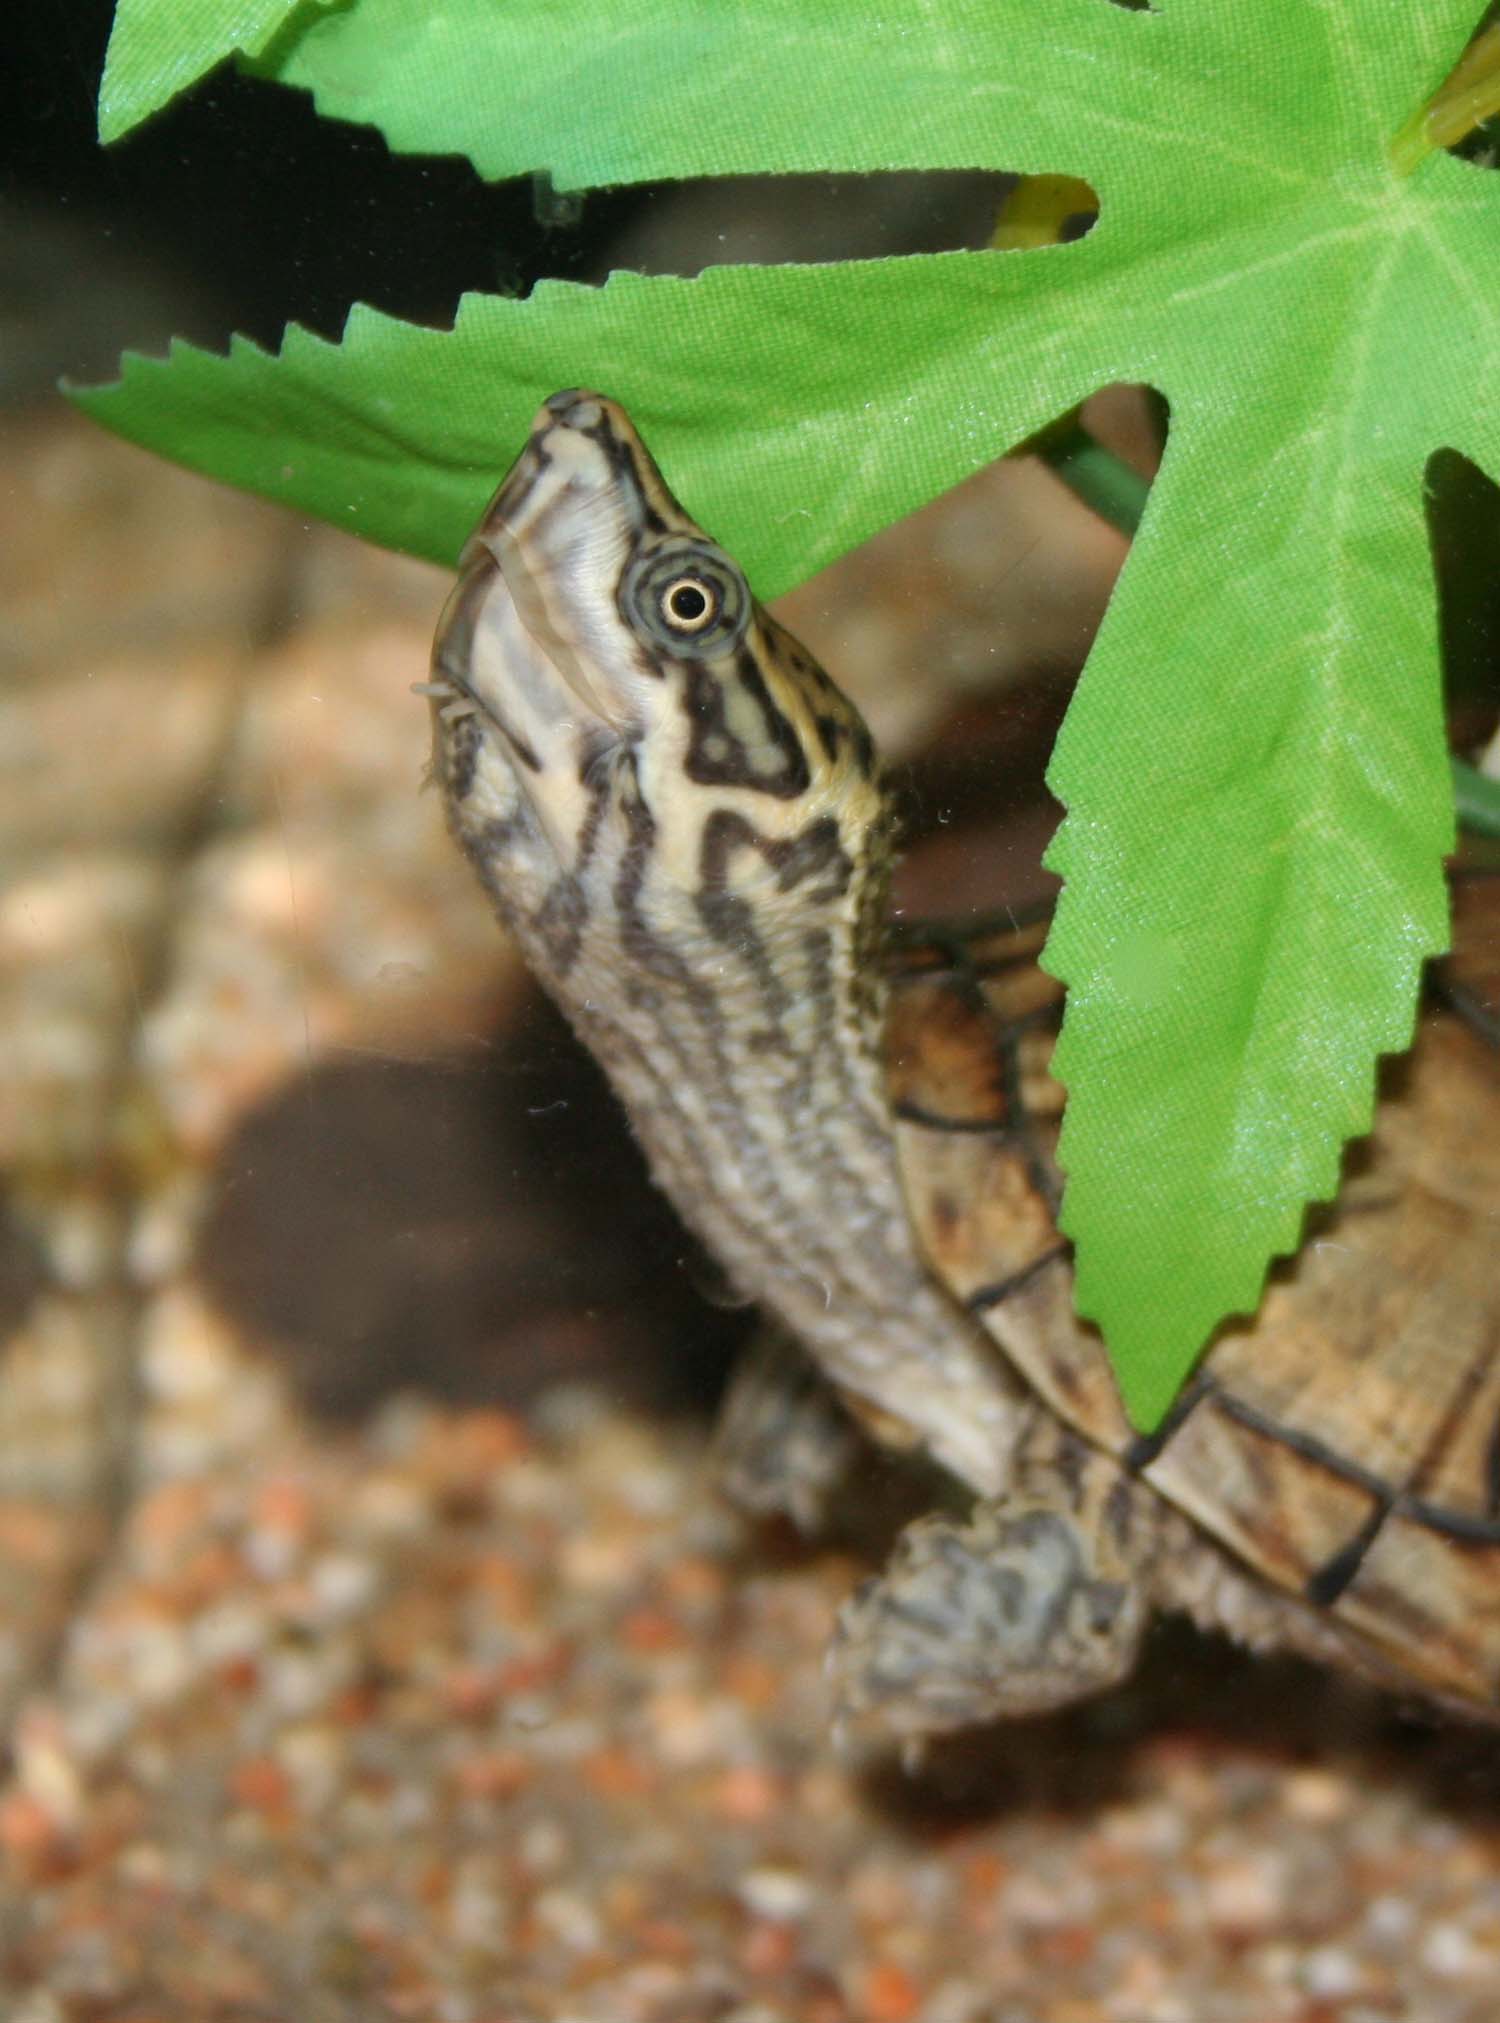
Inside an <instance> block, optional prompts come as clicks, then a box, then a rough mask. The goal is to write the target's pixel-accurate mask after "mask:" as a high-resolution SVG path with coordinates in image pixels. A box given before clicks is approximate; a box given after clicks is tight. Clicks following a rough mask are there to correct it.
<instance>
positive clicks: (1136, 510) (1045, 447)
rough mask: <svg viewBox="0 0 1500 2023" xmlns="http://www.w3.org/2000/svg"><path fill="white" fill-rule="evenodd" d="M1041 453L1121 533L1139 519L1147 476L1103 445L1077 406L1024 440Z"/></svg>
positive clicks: (1128, 531)
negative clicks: (1077, 409) (1091, 433)
mask: <svg viewBox="0 0 1500 2023" xmlns="http://www.w3.org/2000/svg"><path fill="white" fill-rule="evenodd" d="M1026 447H1027V448H1028V449H1030V450H1034V451H1035V452H1036V454H1037V455H1038V456H1039V457H1041V458H1042V460H1043V462H1044V463H1046V464H1047V465H1048V466H1049V467H1050V468H1051V469H1052V470H1053V471H1055V472H1056V474H1057V476H1058V477H1060V478H1061V479H1062V481H1063V483H1064V484H1065V485H1066V486H1067V487H1068V489H1069V491H1070V492H1073V493H1075V494H1076V496H1077V497H1078V498H1080V499H1082V501H1083V503H1084V504H1085V505H1086V506H1088V507H1090V508H1092V510H1093V511H1094V512H1096V513H1097V514H1098V515H1099V517H1100V519H1101V520H1106V521H1108V523H1109V525H1110V526H1111V527H1114V528H1116V529H1117V530H1118V531H1119V532H1120V533H1122V534H1133V533H1134V532H1135V530H1136V528H1137V527H1139V525H1140V524H1141V515H1142V513H1144V512H1145V510H1146V499H1147V496H1148V494H1149V493H1150V490H1151V480H1150V479H1149V478H1143V477H1142V476H1141V474H1140V472H1139V471H1137V470H1133V469H1132V468H1131V466H1130V465H1129V464H1127V463H1125V462H1124V461H1123V459H1121V458H1120V457H1117V456H1116V455H1115V454H1114V452H1113V451H1112V450H1107V449H1106V448H1105V447H1104V445H1103V443H1101V442H1100V441H1099V439H1098V438H1097V437H1096V436H1092V435H1090V434H1089V432H1088V430H1087V429H1086V428H1085V427H1084V426H1083V424H1082V422H1080V421H1079V419H1078V414H1077V411H1076V410H1075V411H1074V412H1073V413H1072V414H1069V415H1064V416H1063V418H1062V420H1061V421H1058V422H1054V423H1053V425H1052V426H1051V428H1048V429H1043V431H1042V432H1041V434H1040V435H1037V436H1033V438H1032V439H1031V441H1030V442H1029V443H1028V444H1027V445H1026Z"/></svg>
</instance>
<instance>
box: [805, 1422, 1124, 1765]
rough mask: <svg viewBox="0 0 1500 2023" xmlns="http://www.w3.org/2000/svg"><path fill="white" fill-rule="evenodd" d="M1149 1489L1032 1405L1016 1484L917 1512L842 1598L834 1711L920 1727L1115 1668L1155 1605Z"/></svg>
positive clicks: (1044, 1695) (1085, 1690) (1041, 1707)
mask: <svg viewBox="0 0 1500 2023" xmlns="http://www.w3.org/2000/svg"><path fill="white" fill-rule="evenodd" d="M1155 1504H1156V1499H1155V1498H1154V1497H1153V1496H1152V1495H1151V1493H1150V1492H1149V1491H1143V1490H1142V1489H1140V1488H1139V1487H1138V1486H1137V1485H1136V1484H1135V1483H1134V1482H1132V1481H1131V1479H1130V1478H1129V1477H1128V1476H1127V1475H1126V1474H1125V1473H1124V1472H1123V1471H1122V1470H1121V1468H1120V1467H1119V1465H1118V1463H1117V1462H1115V1461H1113V1460H1112V1459H1111V1458H1110V1456H1109V1455H1107V1454H1104V1453H1101V1452H1100V1451H1099V1450H1097V1449H1096V1448H1094V1447H1091V1446H1089V1445H1087V1444H1086V1443H1085V1442H1083V1441H1081V1440H1079V1439H1078V1438H1077V1437H1076V1436H1075V1435H1073V1434H1071V1433H1069V1432H1067V1431H1066V1430H1065V1429H1064V1428H1062V1427H1061V1426H1059V1425H1057V1423H1056V1422H1055V1421H1052V1420H1050V1419H1043V1418H1039V1419H1038V1420H1037V1421H1036V1423H1035V1424H1034V1426H1033V1428H1032V1429H1031V1431H1030V1433H1029V1434H1028V1436H1027V1441H1026V1444H1025V1447H1024V1448H1023V1450H1022V1453H1021V1454H1020V1455H1019V1456H1018V1462H1017V1470H1016V1478H1015V1481H1014V1484H1013V1486H1012V1487H1011V1488H1009V1489H1008V1490H1007V1491H1006V1492H1005V1493H1004V1494H1003V1495H1002V1496H999V1497H996V1498H993V1499H990V1500H985V1501H981V1502H978V1503H976V1504H975V1505H974V1507H973V1508H972V1510H971V1511H970V1512H969V1514H968V1515H967V1517H963V1518H950V1517H923V1518H919V1519H918V1520H917V1522H916V1523H914V1524H912V1525H909V1526H908V1527H907V1529H906V1530H905V1531H904V1532H903V1533H902V1534H901V1537H900V1539H899V1540H898V1542H897V1545H896V1549H895V1551H894V1553H893V1554H892V1556H891V1559H890V1563H889V1564H888V1566H887V1567H886V1569H885V1571H884V1573H882V1574H880V1575H879V1576H877V1577H876V1578H875V1579H873V1580H870V1581H867V1582H866V1583H865V1584H864V1585H863V1586H862V1587H860V1588H859V1589H858V1590H857V1591H856V1593H855V1594H854V1595H853V1596H852V1597H851V1598H850V1600H849V1601H848V1602H846V1603H845V1605H844V1607H843V1609H842V1610H841V1612H840V1616H839V1623H838V1628H837V1630H836V1632H835V1636H834V1642H833V1647H832V1650H831V1651H830V1654H829V1669H830V1672H831V1675H832V1680H833V1685H834V1691H835V1695H836V1701H837V1708H838V1717H839V1723H840V1726H841V1727H843V1728H844V1730H845V1732H846V1733H847V1732H849V1731H850V1730H852V1731H853V1732H854V1733H855V1734H859V1735H864V1736H868V1737H870V1738H871V1739H874V1738H877V1737H883V1738H885V1739H888V1740H892V1741H900V1742H904V1743H917V1742H919V1741H920V1739H921V1738H922V1737H924V1736H928V1735H937V1734H943V1733H946V1732H948V1731H949V1730H952V1729H956V1728H968V1727H973V1726H975V1725H977V1724H979V1723H981V1722H986V1721H993V1720H998V1719H1001V1718H1004V1717H1008V1716H1015V1715H1025V1714H1042V1713H1048V1712H1050V1711H1052V1710H1053V1709H1054V1708H1058V1707H1065V1706H1068V1705H1069V1704H1071V1703H1072V1702H1073V1701H1075V1700H1084V1699H1087V1698H1089V1697H1090V1696H1091V1695H1093V1694H1095V1693H1101V1692H1104V1691H1105V1690H1106V1689H1107V1688H1109V1687H1111V1686H1114V1685H1116V1684H1118V1683H1119V1681H1120V1680H1122V1679H1124V1678H1126V1677H1127V1676H1128V1675H1129V1673H1130V1671H1131V1670H1132V1668H1133V1667H1134V1665H1135V1661H1136V1656H1137V1653H1138V1651H1139V1648H1140V1643H1141V1638H1142V1636H1143V1634H1144V1632H1145V1629H1146V1626H1147V1623H1148V1622H1149V1620H1150V1617H1151V1613H1152V1601H1151V1594H1150V1589H1151V1569H1152V1564H1153V1561H1154V1559H1155V1557H1156V1547H1157V1541H1158V1537H1159V1528H1158V1524H1157V1518H1156V1510H1155Z"/></svg>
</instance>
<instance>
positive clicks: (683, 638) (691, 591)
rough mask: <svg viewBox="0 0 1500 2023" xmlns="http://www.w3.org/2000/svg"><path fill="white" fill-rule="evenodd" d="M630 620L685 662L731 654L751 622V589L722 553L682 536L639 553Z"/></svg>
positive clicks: (629, 581) (625, 599) (628, 590)
mask: <svg viewBox="0 0 1500 2023" xmlns="http://www.w3.org/2000/svg"><path fill="white" fill-rule="evenodd" d="M620 603H621V609H622V610H623V612H624V614H625V617H626V618H627V619H628V620H629V621H630V623H631V624H632V625H633V626H635V628H636V629H637V630H638V631H641V632H644V633H646V634H647V635H648V637H649V638H650V640H651V641H652V643H653V644H654V645H656V646H662V647H665V648H666V650H667V652H668V653H672V654H677V655H680V656H682V657H683V658H689V657H692V658H697V657H699V656H707V655H711V654H720V653H724V652H727V651H728V650H729V649H730V648H732V647H734V646H737V645H738V644H739V642H740V640H741V639H742V638H743V637H744V633H745V627H746V626H747V625H748V624H749V622H750V591H749V587H748V585H747V584H746V582H745V579H744V577H743V576H742V575H741V574H740V572H739V570H738V569H737V568H736V567H735V566H734V564H733V563H732V562H731V561H730V559H729V557H728V556H727V555H726V554H724V553H723V552H722V550H720V549H718V548H715V547H713V546H712V545H711V544H710V543H709V542H707V541H694V540H691V539H689V538H688V537H687V536H678V537H674V538H672V539H670V540H666V541H663V542H661V543H660V544H659V545H658V546H656V547H654V548H650V549H648V550H646V552H645V553H644V554H641V555H638V556H637V557H636V559H635V561H634V562H633V563H632V564H631V565H630V567H629V569H628V570H627V571H626V572H625V580H624V582H623V584H622V585H621V591H620Z"/></svg>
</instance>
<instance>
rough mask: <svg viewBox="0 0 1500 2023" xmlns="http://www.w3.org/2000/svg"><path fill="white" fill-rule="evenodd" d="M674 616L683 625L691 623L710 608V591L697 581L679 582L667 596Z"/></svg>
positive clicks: (669, 607)
mask: <svg viewBox="0 0 1500 2023" xmlns="http://www.w3.org/2000/svg"><path fill="white" fill-rule="evenodd" d="M667 607H668V609H669V610H670V612H671V614H672V616H673V617H674V618H675V619H676V620H677V621H678V622H679V624H682V625H691V624H693V623H694V621H695V620H697V619H699V618H701V617H702V616H703V614H704V613H705V612H706V611H707V609H708V593H707V592H706V591H703V590H700V589H699V588H698V586H697V584H696V583H678V584H675V585H674V586H673V589H672V591H671V593H670V595H669V596H668V598H667Z"/></svg>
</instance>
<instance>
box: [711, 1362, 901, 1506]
mask: <svg viewBox="0 0 1500 2023" xmlns="http://www.w3.org/2000/svg"><path fill="white" fill-rule="evenodd" d="M864 1444H865V1443H864V1436H863V1435H862V1434H861V1432H860V1430H859V1428H858V1427H857V1426H856V1425H855V1423H854V1421H853V1420H852V1419H851V1418H850V1416H849V1414H848V1412H847V1411H846V1410H845V1409H844V1407H843V1405H842V1404H841V1403H840V1402H839V1399H838V1396H837V1394H836V1393H835V1392H834V1390H833V1387H832V1386H831V1385H830V1384H829V1383H828V1381H827V1380H826V1378H824V1377H823V1376H822V1374H821V1373H820V1372H819V1371H818V1369H817V1368H816V1367H815V1366H814V1364H813V1363H812V1361H811V1359H810V1358H809V1357H808V1355H807V1354H806V1352H805V1351H804V1350H803V1349H801V1348H799V1347H798V1346H797V1344H796V1343H795V1342H793V1341H791V1340H789V1339H788V1338H787V1336H786V1335H784V1334H782V1333H781V1332H780V1331H779V1330H778V1329H776V1328H774V1327H769V1326H768V1327H766V1328H764V1329H763V1330H762V1331H761V1333H760V1334H759V1335H757V1336H756V1337H755V1339H754V1340H753V1341H752V1342H751V1344H750V1346H749V1348H748V1349H746V1351H745V1353H744V1354H743V1356H741V1358H740V1360H739V1362H738V1363H737V1364H736V1366H735V1369H734V1374H733V1375H732V1376H731V1378H730V1380H729V1389H728V1391H727V1392H726V1393H725V1396H724V1402H723V1404H722V1405H721V1406H720V1408H719V1421H718V1425H717V1427H716V1428H715V1432H714V1450H715V1452H714V1459H715V1464H716V1468H717V1473H718V1478H719V1485H720V1487H721V1488H722V1489H723V1491H724V1493H725V1495H726V1496H727V1497H728V1498H729V1500H730V1501H731V1502H732V1503H734V1504H737V1505H738V1507H739V1508H740V1509H741V1510H743V1511H746V1512H747V1513H748V1514H749V1515H751V1516H753V1517H789V1518H790V1519H791V1521H792V1523H793V1524H795V1525H796V1527H797V1529H798V1530H799V1531H800V1532H801V1533H802V1534H803V1535H804V1537H812V1536H814V1535H816V1534H817V1533H818V1532H820V1531H823V1530H825V1529H826V1528H827V1525H828V1519H829V1514H830V1512H831V1511H832V1509H833V1508H834V1505H835V1504H836V1502H837V1499H838V1494H839V1491H840V1489H841V1488H842V1486H843V1484H844V1482H845V1480H846V1478H847V1477H848V1475H849V1473H850V1472H851V1470H852V1469H853V1467H854V1464H855V1461H856V1459H857V1457H858V1456H859V1454H860V1451H861V1449H862V1448H863V1447H864Z"/></svg>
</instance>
